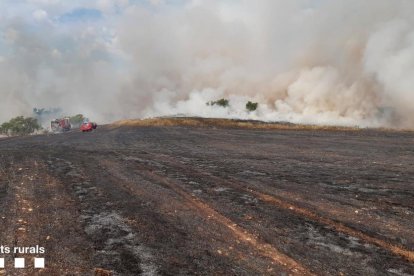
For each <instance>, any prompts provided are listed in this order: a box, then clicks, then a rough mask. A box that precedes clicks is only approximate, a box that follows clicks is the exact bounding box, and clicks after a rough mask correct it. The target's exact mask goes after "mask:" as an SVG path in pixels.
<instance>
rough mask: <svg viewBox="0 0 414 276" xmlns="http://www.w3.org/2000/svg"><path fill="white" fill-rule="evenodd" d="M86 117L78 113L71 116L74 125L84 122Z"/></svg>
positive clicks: (70, 119)
mask: <svg viewBox="0 0 414 276" xmlns="http://www.w3.org/2000/svg"><path fill="white" fill-rule="evenodd" d="M84 119H85V117H84V116H83V115H82V114H78V115H75V116H72V117H70V118H69V121H70V124H71V125H72V126H74V127H78V126H80V125H81V124H82V122H83V120H84Z"/></svg>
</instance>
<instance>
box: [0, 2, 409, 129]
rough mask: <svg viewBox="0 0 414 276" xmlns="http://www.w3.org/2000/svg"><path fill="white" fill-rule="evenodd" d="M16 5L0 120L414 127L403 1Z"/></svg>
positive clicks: (11, 7) (5, 22)
mask: <svg viewBox="0 0 414 276" xmlns="http://www.w3.org/2000/svg"><path fill="white" fill-rule="evenodd" d="M68 2H71V4H68ZM86 3H88V4H86ZM15 5H17V4H13V2H12V1H10V0H6V1H5V2H4V3H2V4H0V8H1V10H2V11H1V12H0V16H1V17H0V30H1V34H2V36H1V38H0V121H4V120H6V119H9V118H10V117H13V116H16V115H20V114H26V115H30V112H31V110H32V108H33V107H46V108H61V109H62V110H64V111H65V112H66V113H67V114H76V113H84V114H86V115H88V116H90V117H91V118H93V119H97V120H98V121H100V122H110V121H113V120H116V119H121V118H137V117H138V118H142V117H150V116H161V115H175V114H186V115H196V116H205V117H230V118H249V119H261V120H268V121H290V122H297V123H313V124H337V125H358V126H372V127H376V126H385V127H403V128H413V127H414V104H412V100H413V99H414V27H413V26H414V24H413V23H414V17H413V16H412V14H410V12H411V11H412V10H414V2H412V1H410V0H393V1H391V0H364V1H360V0H346V1H345V0H292V1H282V0H257V1H251V0H221V1H219V0H208V1H207V0H205V1H202V0H187V1H185V0H182V1H167V0H164V1H162V0H159V1H154V0H152V1H140V2H139V1H138V2H137V1H127V0H99V1H96V2H94V1H73V2H72V1H66V3H65V2H64V1H60V0H53V1H52V0H26V1H21V3H20V4H19V5H18V6H17V7H16V6H15ZM220 98H227V99H229V100H230V107H229V108H222V107H218V106H207V105H206V102H209V101H211V100H217V99H220ZM249 100H251V101H254V102H258V103H259V108H258V110H256V111H255V112H247V111H246V109H245V104H246V102H247V101H249Z"/></svg>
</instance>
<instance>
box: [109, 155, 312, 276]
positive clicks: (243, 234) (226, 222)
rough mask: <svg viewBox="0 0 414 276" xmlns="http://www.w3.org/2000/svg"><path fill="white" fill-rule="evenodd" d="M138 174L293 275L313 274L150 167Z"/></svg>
mask: <svg viewBox="0 0 414 276" xmlns="http://www.w3.org/2000/svg"><path fill="white" fill-rule="evenodd" d="M106 162H108V161H106ZM104 163H105V162H104ZM140 175H141V176H143V177H144V178H146V179H148V180H150V181H152V182H158V183H162V184H163V185H165V186H166V187H168V188H170V189H171V190H173V191H174V192H175V193H177V194H178V195H180V196H181V197H182V198H184V199H185V200H186V201H187V202H189V203H190V204H191V205H192V206H194V207H195V208H196V209H197V210H199V211H200V213H202V214H204V216H205V217H207V218H208V219H210V220H214V221H216V222H218V223H219V224H221V225H223V226H224V227H225V228H227V229H229V230H231V232H232V233H233V234H234V236H235V237H237V238H238V239H240V240H242V241H244V242H245V243H246V244H249V245H250V246H251V247H252V248H254V249H255V250H256V251H257V252H259V253H260V254H261V255H262V256H265V257H267V258H269V259H270V260H272V261H274V262H276V263H278V264H280V265H282V266H283V267H285V268H286V269H288V270H289V271H290V273H292V274H294V275H313V273H312V272H311V271H309V270H308V269H307V268H305V267H304V266H303V265H302V264H300V263H298V262H297V261H296V260H294V259H292V258H290V257H289V256H287V255H285V254H284V253H282V252H280V251H279V250H277V249H276V248H275V247H273V246H272V245H271V244H268V243H265V242H261V241H260V240H258V239H257V238H256V237H255V236H254V235H253V234H251V233H249V232H248V231H247V230H245V229H243V228H242V227H240V226H238V225H237V224H236V223H234V222H233V221H232V220H230V219H229V218H227V217H225V216H224V215H222V214H220V213H219V212H218V211H216V210H215V209H214V208H212V207H211V206H209V205H208V204H207V203H205V202H204V201H202V200H201V199H199V198H197V197H195V196H194V195H192V194H190V193H188V192H187V191H186V190H185V189H183V188H181V187H180V185H179V184H177V183H175V182H174V180H172V179H166V178H165V177H163V176H160V175H158V174H156V173H154V172H151V169H149V168H144V169H141V170H140Z"/></svg>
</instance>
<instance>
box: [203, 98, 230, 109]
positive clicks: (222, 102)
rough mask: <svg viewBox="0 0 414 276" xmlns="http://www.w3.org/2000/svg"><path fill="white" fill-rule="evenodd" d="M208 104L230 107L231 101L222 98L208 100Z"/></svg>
mask: <svg viewBox="0 0 414 276" xmlns="http://www.w3.org/2000/svg"><path fill="white" fill-rule="evenodd" d="M207 105H210V106H213V105H218V106H221V107H228V106H229V105H230V102H229V100H227V99H220V100H218V101H211V102H208V103H207Z"/></svg>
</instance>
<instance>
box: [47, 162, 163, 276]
mask: <svg viewBox="0 0 414 276" xmlns="http://www.w3.org/2000/svg"><path fill="white" fill-rule="evenodd" d="M49 169H50V170H51V171H53V172H54V173H55V174H57V175H58V177H60V178H62V179H64V180H65V181H66V183H70V185H71V189H72V192H73V193H74V194H75V196H76V197H77V198H78V200H79V202H80V206H79V207H80V215H81V218H80V219H81V221H82V225H83V227H84V231H85V233H86V235H87V237H88V238H89V240H90V241H91V242H92V243H93V245H94V250H93V252H92V255H93V256H92V260H91V262H92V264H93V266H94V267H95V273H96V275H144V276H145V275H146V276H152V275H157V274H158V273H157V267H156V265H155V263H154V260H153V256H152V253H151V252H150V250H149V249H148V248H147V247H146V246H144V245H143V243H142V242H141V241H140V240H139V238H138V235H137V233H135V232H134V231H133V229H132V228H131V227H130V226H129V225H128V223H127V219H125V218H123V217H122V216H121V215H120V214H119V213H118V212H116V211H115V210H112V209H110V208H108V207H107V206H106V205H105V204H102V202H101V201H100V199H101V191H100V190H99V189H98V187H96V186H95V185H94V183H92V182H91V181H90V180H89V179H88V178H87V177H86V176H85V173H84V172H83V170H82V169H80V168H79V167H78V166H76V165H74V164H73V163H72V162H70V161H67V160H64V159H61V158H50V160H49ZM102 268H104V269H102ZM107 269H109V270H107ZM102 271H104V272H105V273H106V274H99V273H103V272H102Z"/></svg>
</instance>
